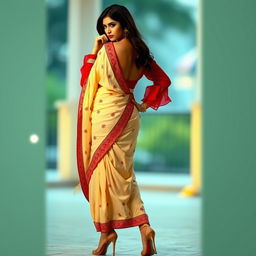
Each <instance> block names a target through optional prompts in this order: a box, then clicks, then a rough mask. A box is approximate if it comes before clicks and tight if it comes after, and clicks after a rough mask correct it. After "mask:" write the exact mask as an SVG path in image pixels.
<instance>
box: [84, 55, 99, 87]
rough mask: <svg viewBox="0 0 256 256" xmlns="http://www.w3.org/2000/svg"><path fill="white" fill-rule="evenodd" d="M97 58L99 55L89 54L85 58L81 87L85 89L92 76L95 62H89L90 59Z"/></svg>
mask: <svg viewBox="0 0 256 256" xmlns="http://www.w3.org/2000/svg"><path fill="white" fill-rule="evenodd" d="M96 58H97V54H87V55H85V56H84V62H83V66H82V67H81V69H80V72H81V79H80V85H81V86H82V87H83V86H84V85H85V83H86V81H87V78H88V76H89V74H90V71H91V68H92V66H93V62H88V60H89V59H92V60H95V59H96Z"/></svg>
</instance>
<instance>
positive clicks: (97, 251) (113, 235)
mask: <svg viewBox="0 0 256 256" xmlns="http://www.w3.org/2000/svg"><path fill="white" fill-rule="evenodd" d="M116 240H117V233H116V232H115V231H112V232H111V233H109V234H108V235H107V237H106V239H105V241H104V243H103V244H102V245H101V247H98V248H97V249H95V250H93V251H92V254H93V255H105V254H106V253H107V249H108V246H109V244H110V243H111V242H112V243H113V253H112V255H113V256H115V249H116Z"/></svg>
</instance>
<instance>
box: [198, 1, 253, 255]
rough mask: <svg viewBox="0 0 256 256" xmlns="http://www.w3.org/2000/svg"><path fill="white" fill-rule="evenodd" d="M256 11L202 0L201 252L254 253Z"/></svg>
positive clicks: (248, 3)
mask: <svg viewBox="0 0 256 256" xmlns="http://www.w3.org/2000/svg"><path fill="white" fill-rule="evenodd" d="M255 10H256V1H252V0H247V1H241V0H240V1H239V0H232V1H227V0H214V1H212V0H203V71H204V73H203V207H202V210H203V220H202V223H203V232H202V241H203V256H222V255H223V256H242V255H243V256H253V255H256V242H255V241H256V199H255V198H256V196H255V191H256V139H255V134H256V121H255V115H256V82H255V79H256V50H255V49H256V32H255V31H256V29H255V26H256V15H255Z"/></svg>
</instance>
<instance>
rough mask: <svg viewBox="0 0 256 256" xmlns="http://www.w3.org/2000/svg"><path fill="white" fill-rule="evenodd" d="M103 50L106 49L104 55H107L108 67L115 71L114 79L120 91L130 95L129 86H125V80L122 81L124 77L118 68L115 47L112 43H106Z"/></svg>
mask: <svg viewBox="0 0 256 256" xmlns="http://www.w3.org/2000/svg"><path fill="white" fill-rule="evenodd" d="M104 46H105V49H106V53H107V55H108V59H109V62H110V65H111V67H112V70H115V72H114V75H115V78H116V80H117V82H118V84H119V85H120V87H121V88H122V90H123V91H124V92H125V93H127V94H129V93H130V89H129V86H128V85H127V84H126V80H125V79H124V75H123V72H122V69H121V67H120V64H119V60H118V57H117V54H116V51H115V46H114V43H113V42H108V43H106V44H104Z"/></svg>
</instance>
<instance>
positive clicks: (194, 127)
mask: <svg viewBox="0 0 256 256" xmlns="http://www.w3.org/2000/svg"><path fill="white" fill-rule="evenodd" d="M201 127H202V125H201V105H200V104H199V103H193V104H192V112H191V132H190V175H191V179H192V184H190V185H187V186H185V187H184V188H183V189H182V191H181V193H180V195H181V196H184V197H191V196H196V195H198V194H199V193H200V190H201V159H202V152H201V135H202V129H201Z"/></svg>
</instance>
